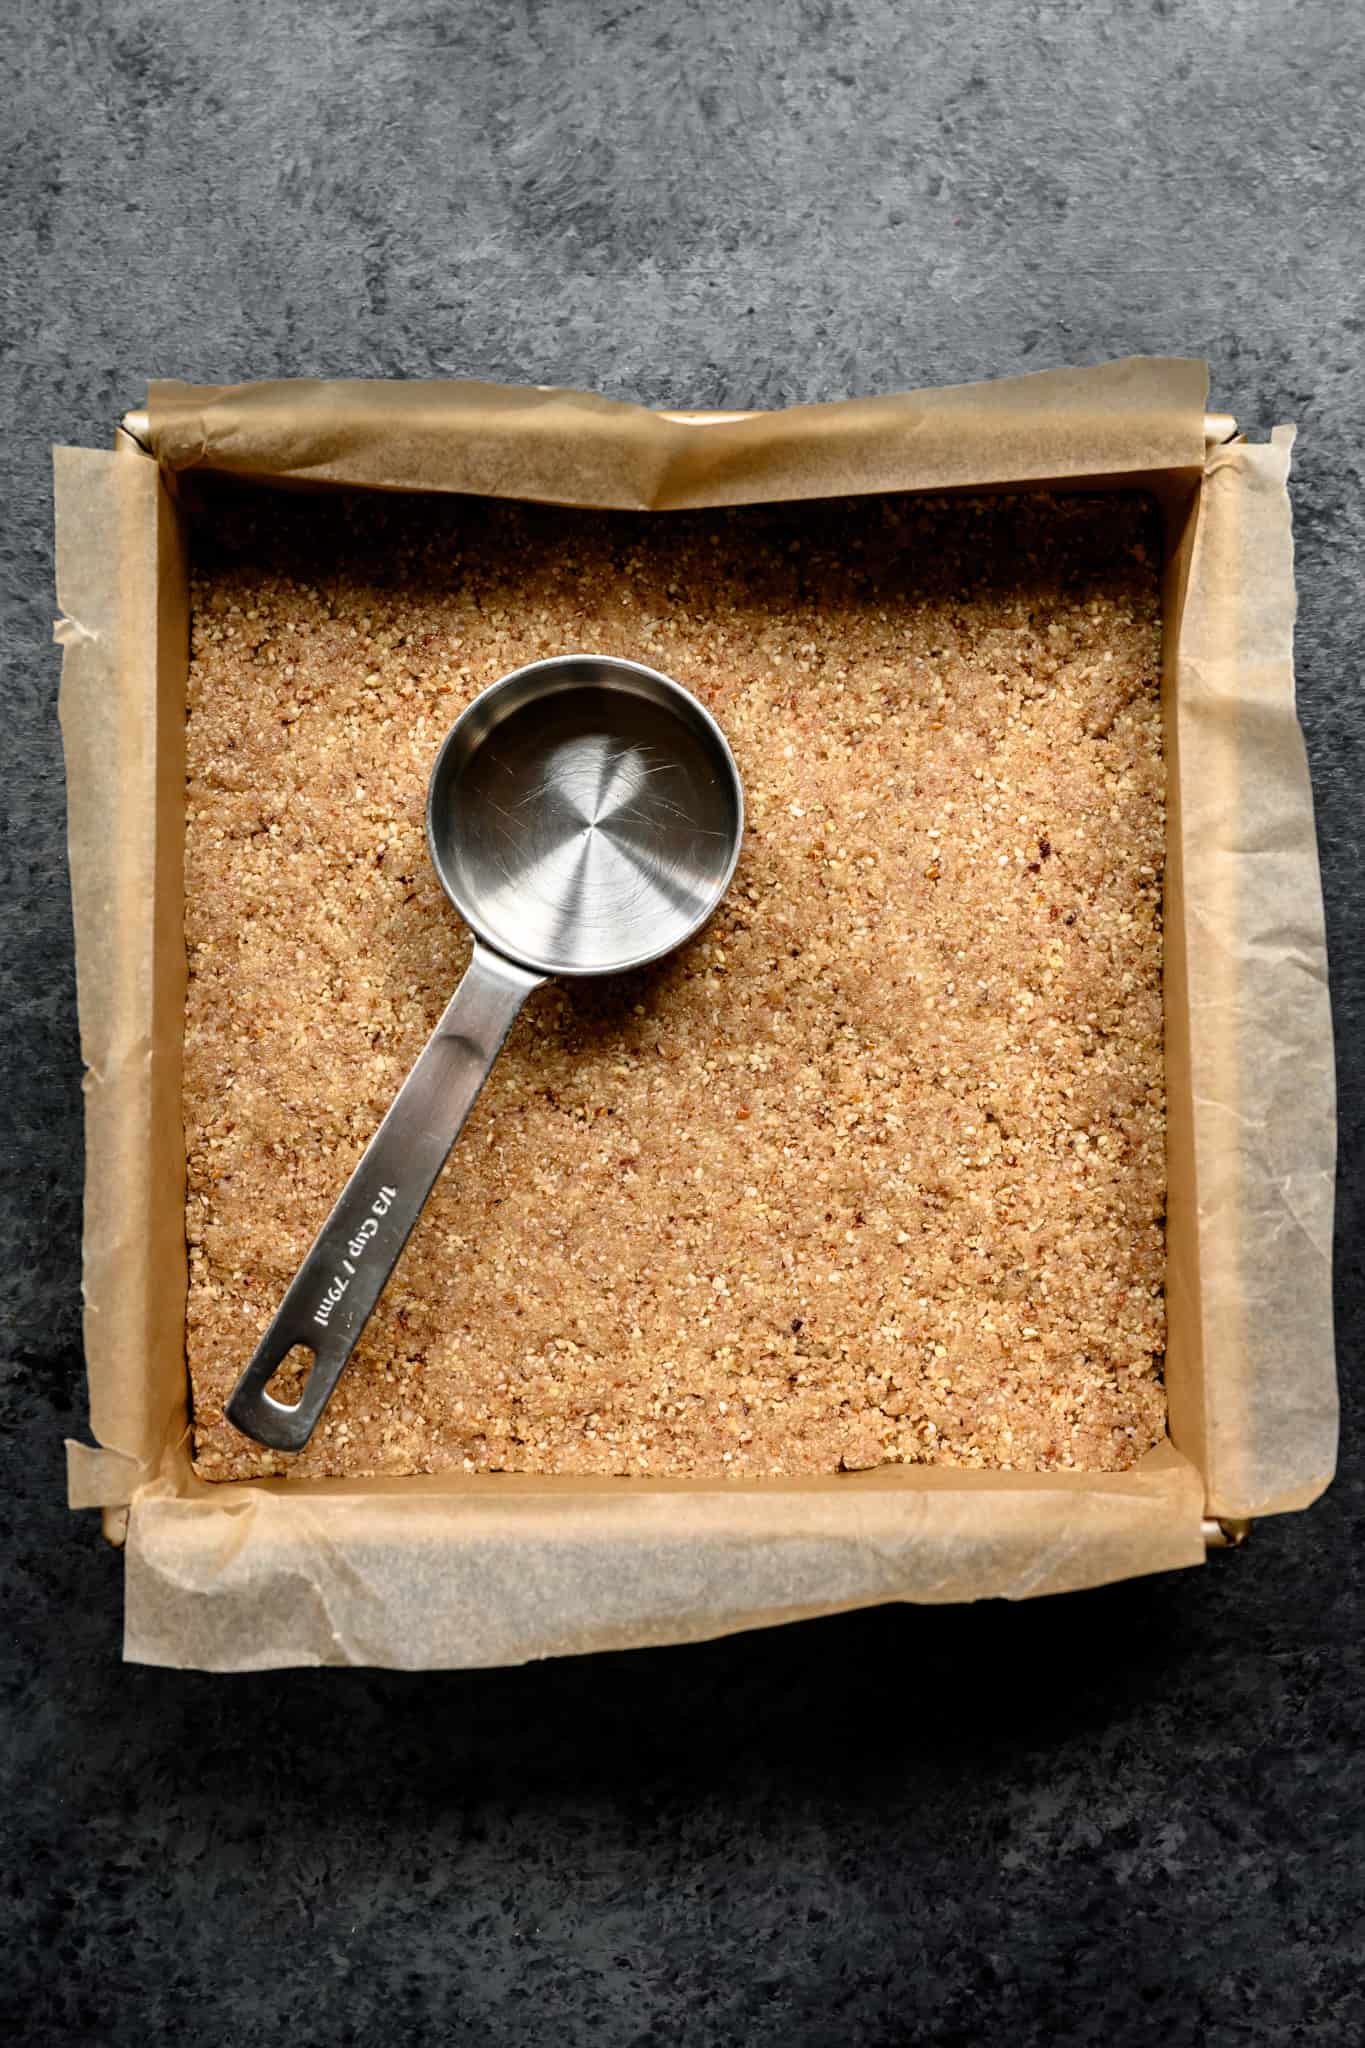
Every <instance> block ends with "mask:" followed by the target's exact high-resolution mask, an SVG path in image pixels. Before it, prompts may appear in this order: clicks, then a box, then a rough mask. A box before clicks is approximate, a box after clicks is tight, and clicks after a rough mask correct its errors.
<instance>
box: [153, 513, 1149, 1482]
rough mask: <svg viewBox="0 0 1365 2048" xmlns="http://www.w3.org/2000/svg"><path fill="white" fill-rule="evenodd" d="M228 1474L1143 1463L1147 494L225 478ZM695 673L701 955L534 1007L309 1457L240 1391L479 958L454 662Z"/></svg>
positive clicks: (198, 1275)
mask: <svg viewBox="0 0 1365 2048" xmlns="http://www.w3.org/2000/svg"><path fill="white" fill-rule="evenodd" d="M197 520H198V529H199V530H198V539H197V547H196V567H195V579H194V629H193V630H194V644H193V661H192V667H191V673H190V697H189V705H190V708H189V801H188V831H187V883H188V904H187V924H188V940H189V958H190V982H189V996H188V1012H187V1034H186V1068H185V1097H184V1101H185V1125H186V1139H187V1147H188V1159H189V1209H188V1236H189V1243H190V1254H191V1285H190V1297H189V1362H190V1370H191V1374H192V1378H193V1388H194V1433H195V1455H196V1462H197V1468H198V1470H199V1472H200V1474H201V1475H202V1476H204V1477H206V1478H210V1479H230V1478H240V1477H243V1476H246V1475H249V1474H259V1473H260V1472H261V1471H262V1470H263V1469H269V1470H275V1471H283V1470H286V1469H288V1470H290V1471H295V1472H299V1473H304V1474H309V1475H327V1474H361V1473H379V1472H387V1473H408V1472H430V1471H440V1470H446V1469H451V1468H454V1469H461V1468H462V1469H465V1470H476V1471H477V1470H485V1469H501V1470H518V1471H540V1472H601V1473H615V1472H622V1473H626V1472H630V1473H653V1474H680V1473H711V1474H715V1473H729V1474H744V1475H757V1474H768V1473H801V1472H807V1473H820V1472H832V1471H834V1470H836V1469H838V1468H840V1467H841V1466H842V1467H844V1468H846V1469H847V1468H862V1467H867V1466H870V1465H874V1464H878V1463H881V1462H883V1461H891V1462H900V1463H920V1464H923V1463H929V1464H939V1465H958V1466H990V1467H1003V1468H1014V1469H1017V1470H1026V1471H1032V1470H1042V1471H1047V1470H1053V1469H1056V1468H1059V1467H1072V1466H1075V1467H1086V1468H1090V1469H1097V1470H1103V1471H1113V1470H1116V1469H1121V1468H1123V1467H1126V1466H1129V1465H1131V1464H1132V1463H1133V1462H1134V1461H1135V1460H1136V1459H1137V1458H1138V1457H1139V1456H1140V1455H1141V1454H1142V1452H1144V1451H1145V1450H1147V1449H1148V1448H1149V1447H1150V1446H1151V1445H1152V1444H1153V1443H1154V1442H1156V1441H1157V1440H1158V1439H1159V1437H1160V1436H1161V1434H1162V1431H1163V1428H1164V1401H1163V1394H1162V1385H1161V1376H1160V1367H1161V1354H1162V1346H1163V1341H1164V1303H1163V1278H1164V1239H1163V1209H1164V1200H1165V1163H1164V1142H1163V1113H1164V1103H1163V1093H1162V1085H1163V1076H1162V1051H1161V1025H1162V1018H1161V993H1160V968H1161V871H1162V847H1163V823H1162V787H1163V778H1162V765H1161V739H1160V721H1159V707H1158V685H1157V675H1158V661H1159V641H1160V615H1159V602H1158V588H1157V560H1158V552H1159V541H1158V538H1157V526H1156V521H1155V518H1154V515H1153V512H1152V508H1151V507H1150V505H1149V504H1148V503H1147V502H1146V501H1145V500H1143V499H1141V498H1134V497H1123V496H1103V497H1093V498H1084V497H1077V498H1062V499H1055V500H1054V499H1050V498H1048V497H1045V496H1040V495H1036V494H1035V495H1028V496H1019V497H995V498H985V499H981V500H961V499H958V500H949V501H931V500H924V499H906V498H880V499H863V500H853V501H848V502H840V503H821V504H813V505H805V506H781V507H776V508H772V507H767V508H758V509H747V508H746V509H741V510H736V511H733V512H723V513H706V514H686V515H669V516H656V517H653V518H650V517H637V516H634V515H628V514H596V513H582V512H568V511H562V510H558V509H554V508H549V507H537V506H522V505H508V504H498V503H493V502H487V501H483V500H479V499H441V500H432V499H424V500H414V499H394V498H383V497H378V496H374V495H363V494H357V495H354V496H352V495H349V494H323V495H316V496H314V495H307V496H302V495H298V496H296V495H286V494H281V493H269V492H257V491H254V490H242V489H240V488H236V489H228V488H226V487H224V488H214V489H211V490H210V491H208V492H206V493H205V496H204V499H203V501H202V502H201V505H200V508H199V511H198V514H197ZM573 649H587V650H590V651H597V652H606V653H617V654H623V655H627V656H630V657H633V658H635V659H639V660H643V661H645V662H648V663H650V664H651V665H653V666H655V667H658V668H662V669H664V670H665V671H666V672H667V673H669V674H671V675H673V676H676V677H677V678H678V680H679V681H681V682H683V683H685V684H686V685H687V686H688V687H689V688H690V689H692V690H694V691H695V692H696V693H697V694H698V695H699V696H700V697H701V698H702V699H703V700H704V701H705V702H706V703H707V704H708V705H709V706H710V708H711V709H712V710H713V711H714V713H715V714H716V716H717V718H718V719H719V720H720V722H721V725H722V726H723V728H724V730H725V732H726V734H727V735H728V737H729V739H730V741H731V744H732V745H733V747H734V750H735V754H736V756H737V759H738V762H739V766H740V772H741V774H742V776H743V779H744V784H745V791H746V797H747V804H748V830H747V836H746V840H745V846H744V852H743V855H742V858H741V862H740V866H739V871H738V874H737V876H736V879H735V881H734V884H733V885H732V888H731V890H730V893H729V896H728V898H727V900H726V902H725V904H724V906H723V908H722V909H721V911H720V912H719V913H718V915H717V916H716V918H715V919H714V920H713V922H712V923H711V925H710V926H709V927H708V928H707V929H706V930H705V931H704V932H703V933H702V934H701V935H700V937H699V938H697V939H696V940H695V941H693V943H692V944H690V945H689V946H688V947H687V948H686V949H685V950H684V951H682V952H681V953H679V954H677V955H675V956H674V957H672V958H671V959H669V960H667V961H665V962H664V963H662V964H661V965H659V966H657V967H655V968H652V969H649V970H646V971H644V972H642V973H638V974H634V975H631V976H627V977H624V978H619V979H616V980H611V981H604V982H600V983H596V984H592V983H583V982H578V983H560V984H557V985H556V984H551V985H549V986H547V987H546V988H544V989H543V990H541V991H540V992H539V993H538V994H537V995H535V996H533V997H532V999H531V1002H530V1003H529V1005H528V1007H527V1009H526V1011H525V1012H524V1013H523V1016H522V1018H521V1020H520V1022H519V1023H518V1025H517V1027H516V1029H515V1031H514V1033H513V1036H512V1038H511V1040H510V1041H509V1044H508V1047H507V1050H506V1051H505V1053H504V1055H503V1057H502V1059H501V1061H500V1062H499V1064H498V1066H497V1067H496V1069H495V1071H494V1073H493V1076H492V1078H491V1080H490V1082H489V1084H488V1087H487V1090H486V1092H485V1094H484V1096H483V1098H482V1100H481V1102H480V1104H479V1106H478V1107H477V1108H476V1110H475V1112H474V1114H473V1116H472V1117H471V1119H470V1122H469V1124H468V1125H467V1127H466V1130H465V1134H464V1137H463V1138H462V1140H461V1142H460V1143H459V1145H458V1146H457V1147H456V1150H455V1152H454V1153H453V1155H452V1158H451V1161H450V1163H449V1165H448V1166H447V1168H446V1171H445V1173H444V1175H443V1176H442V1179H441V1180H440V1182H439V1183H438V1185H437V1188H436V1190H435V1192H434V1194H433V1196H432V1199H431V1202H430V1204H429V1206H428V1208H427V1211H426V1213H425V1215H424V1217H423V1219H422V1221H421V1223H420V1224H419V1226H418V1228H417V1230H416V1232H415V1233H414V1235H413V1238H412V1240H411V1241H410V1243H409V1246H408V1248H407V1251H406V1253H405V1254H404V1257H403V1259H402V1261H401V1263H400V1265H399V1267H398V1269H397V1271H396V1273H395V1275H394V1277H393V1280H392V1281H391V1282H390V1285H389V1289H388V1292H387V1293H386V1295H385V1296H384V1299H383V1300H382V1302H381V1304H380V1307H379V1309H378V1311H377V1313H376V1315H375V1317H374V1320H373V1321H372V1323H371V1324H370V1327H369V1330H368V1332H367V1334H366V1336H365V1338H364V1340H363V1341H362V1343H361V1346H360V1348H359V1349H358V1351H357V1353H356V1355H355V1357H354V1358H353V1360H352V1362H351V1364H350V1366H349V1367H348V1369H347V1371H346V1373H345V1375H344V1376H343V1378H342V1381H341V1384H340V1387H339V1389H338V1392H337V1394H336V1396H335V1398H334V1399H333V1401H332V1404H331V1406H330V1408H329V1409H328V1411H327V1415H326V1418H325V1420H324V1421H323V1423H322V1425H321V1426H320V1427H319V1429H318V1430H317V1432H316V1434H315V1436H314V1438H313V1441H312V1443H311V1444H310V1445H309V1447H308V1448H307V1450H306V1451H304V1452H303V1453H302V1454H301V1455H299V1456H298V1457H296V1458H282V1457H279V1456H276V1455H274V1454H272V1453H269V1452H262V1451H260V1450H259V1449H258V1448H257V1446H255V1445H254V1444H251V1443H249V1442H248V1441H247V1440H246V1439H245V1438H243V1437H241V1436H239V1435H238V1434H237V1433H236V1432H235V1431H234V1430H233V1429H232V1428H231V1427H230V1426H229V1425H228V1424H227V1423H226V1422H225V1421H224V1419H223V1412H222V1410H223V1402H224V1400H225V1399H226V1397H227V1394H228V1393H229V1391H230V1389H231V1387H232V1385H233V1383H234V1381H235V1380H236V1377H237V1375H238V1373H239V1372H240V1370H241V1368H242V1366H243V1365H244V1364H245V1362H246V1360H247V1358H248V1357H249V1356H250V1354H251V1351H252V1349H253V1347H254V1346H255V1344H256V1342H257V1340H258V1338H259V1336H260V1333H261V1331H262V1330H263V1328H264V1326H265V1324H266V1322H267V1321H268V1319H269V1317H270V1315H271V1314H272V1312H273V1310H274V1308H275V1307H276V1305H277V1303H278V1300H279V1297H280V1295H281V1293H282V1292H283V1290H284V1288H285V1286H286V1285H287V1283H288V1281H289V1280H290V1278H291V1277H292V1274H293V1272H294V1270H295V1268H296V1266H297V1264H298V1262H299V1260H300V1259H301V1258H302V1256H303V1254H304V1252H305V1251H306V1250H307V1248H308V1245H309V1243H310V1242H311V1240H312V1237H313V1235H314V1233H315V1231H316V1230H317V1228H318V1226H319V1224H320V1223H321V1221H322V1219H323V1217H324V1216H325V1214H326V1213H327V1210H328V1209H329V1207H330V1205H331V1203H332V1201H333V1199H334V1197H335V1195H336V1194H337V1192H338V1190H339V1189H340V1187H341V1186H342V1184H343V1182H344V1180H345V1179H346V1176H347V1175H348V1174H349V1172H350V1170H351V1168H352V1167H353V1166H354V1164H355V1162H356V1160H357V1159H358V1157H359V1155H360V1152H361V1150H362V1149H363V1147H364V1144H365V1142H366V1141H367V1139H368V1138H369V1136H370V1134H371V1133H372V1131H373V1129H374V1127H375V1125H376V1124H377V1122H378V1121H379V1118H380V1117H381V1115H382V1114H383V1112H384V1110H385V1108H386V1107H387V1105H388V1103H389V1101H390V1099H391V1097H392V1095H393V1093H394V1091H395V1089H396V1088H397V1087H398V1084H399V1082H400V1081H401V1080H402V1078H403V1076H404V1074H405V1072H406V1071H407V1068H408V1066H409V1064H410V1063H411V1061H412V1059H413V1058H414V1056H415V1055H416V1053H417V1051H418V1050H419V1048H420V1047H421V1045H422V1043H423V1041H424V1039H425V1038H426V1036H427V1034H428V1032H429V1031H430V1029H431V1027H432V1025H433V1023H434V1022H435V1020H436V1018H437V1016H438V1014H439V1013H440V1011H441V1009H442V1007H443V1006H444V1004H445V1002H446V1001H447V999H448V997H449V995H450V992H451V990H452V989H453V987H454V985H455V982H456V980H457V979H458V977H459V975H460V974H461V972H462V971H463V968H464V965H465V962H466V959H467V957H468V951H469V942H468V938H467V935H466V933H465V931H464V929H463V927H462V925H461V923H460V920H459V918H458V916H457V915H456V913H455V912H454V911H453V910H452V909H451V907H450V906H449V904H448V903H447V902H446V900H445V898H444V897H443V895H442V893H441V890H440V888H439V885H438V884H437V882H436V880H435V878H434V876H433V874H432V872H431V869H430V866H429V864H428V859H427V853H426V846H425V841H424V837H423V804H424V800H425V794H426V786H427V777H428V773H429V770H430V767H431V763H432V759H433V757H434V755H435V752H436V748H437V746H438V744H439V742H440V740H441V738H442V736H443V734H444V733H445V731H446V730H447V728H448V727H449V725H450V724H451V723H452V721H453V720H454V718H455V717H456V715H457V714H458V713H459V711H460V710H461V709H462V707H463V706H464V705H465V704H466V703H467V702H468V700H469V699H470V697H471V696H473V695H474V694H475V692H476V691H478V690H479V689H481V688H482V687H483V686H484V685H485V684H486V683H489V682H491V681H493V680H494V679H495V678H496V677H497V676H499V675H501V674H503V673H504V672H505V671H506V670H508V669H511V668H514V667H516V666H518V665H519V664H521V663H523V662H526V661H530V660H534V659H537V658H539V657H542V656H545V655H549V654H558V653H565V652H569V651H571V650H573Z"/></svg>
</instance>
